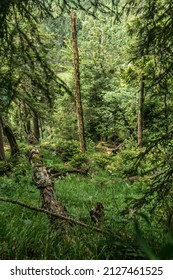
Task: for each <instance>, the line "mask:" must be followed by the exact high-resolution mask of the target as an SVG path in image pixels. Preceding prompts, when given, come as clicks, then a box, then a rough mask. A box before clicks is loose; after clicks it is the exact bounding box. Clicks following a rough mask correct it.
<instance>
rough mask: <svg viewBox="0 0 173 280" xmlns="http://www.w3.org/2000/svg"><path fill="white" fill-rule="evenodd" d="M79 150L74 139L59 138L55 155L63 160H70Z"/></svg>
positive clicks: (77, 143)
mask: <svg viewBox="0 0 173 280" xmlns="http://www.w3.org/2000/svg"><path fill="white" fill-rule="evenodd" d="M79 151H80V146H79V142H78V141H75V140H61V141H59V142H58V143H57V146H56V155H57V156H59V157H60V158H61V159H62V160H63V161H64V162H66V161H69V160H71V159H72V157H74V155H76V154H78V153H79Z"/></svg>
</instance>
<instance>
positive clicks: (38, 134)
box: [33, 111, 40, 144]
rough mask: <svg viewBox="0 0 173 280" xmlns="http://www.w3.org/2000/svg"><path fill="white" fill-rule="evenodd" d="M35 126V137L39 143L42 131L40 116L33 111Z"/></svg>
mask: <svg viewBox="0 0 173 280" xmlns="http://www.w3.org/2000/svg"><path fill="white" fill-rule="evenodd" d="M33 125H34V136H35V138H36V139H37V141H38V144H39V140H40V129H39V121H38V114H37V112H36V111H33Z"/></svg>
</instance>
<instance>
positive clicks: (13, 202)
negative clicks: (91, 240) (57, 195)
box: [0, 197, 110, 234]
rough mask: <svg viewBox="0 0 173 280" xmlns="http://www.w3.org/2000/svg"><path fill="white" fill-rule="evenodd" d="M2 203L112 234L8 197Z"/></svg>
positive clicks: (0, 199)
mask: <svg viewBox="0 0 173 280" xmlns="http://www.w3.org/2000/svg"><path fill="white" fill-rule="evenodd" d="M0 201H4V202H9V203H12V204H16V205H19V206H22V207H25V208H27V209H30V210H33V211H36V212H40V213H44V214H47V215H51V216H52V217H56V218H59V219H61V220H65V221H67V222H69V223H73V224H76V225H78V226H81V227H84V228H88V229H91V230H94V231H97V232H100V233H104V234H108V233H110V231H105V230H102V229H100V228H97V227H92V226H89V225H87V224H85V223H82V222H80V221H77V220H75V219H73V218H70V217H66V216H63V215H60V214H55V213H52V212H50V211H48V210H45V209H43V208H38V207H35V206H31V205H28V204H25V203H24V202H22V201H18V200H13V199H10V198H6V197H0Z"/></svg>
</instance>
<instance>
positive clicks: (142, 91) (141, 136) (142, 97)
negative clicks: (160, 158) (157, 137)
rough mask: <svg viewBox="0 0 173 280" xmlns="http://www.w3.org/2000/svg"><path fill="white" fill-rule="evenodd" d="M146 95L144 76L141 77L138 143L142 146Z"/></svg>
mask: <svg viewBox="0 0 173 280" xmlns="http://www.w3.org/2000/svg"><path fill="white" fill-rule="evenodd" d="M144 97H145V82H144V76H142V77H141V82H140V95H139V112H138V145H139V146H140V147H142V141H143V107H144Z"/></svg>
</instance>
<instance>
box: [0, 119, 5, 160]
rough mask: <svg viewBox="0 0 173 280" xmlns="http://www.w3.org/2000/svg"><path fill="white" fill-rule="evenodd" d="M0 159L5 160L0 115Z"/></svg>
mask: <svg viewBox="0 0 173 280" xmlns="http://www.w3.org/2000/svg"><path fill="white" fill-rule="evenodd" d="M0 161H5V151H4V142H3V130H2V117H0Z"/></svg>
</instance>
